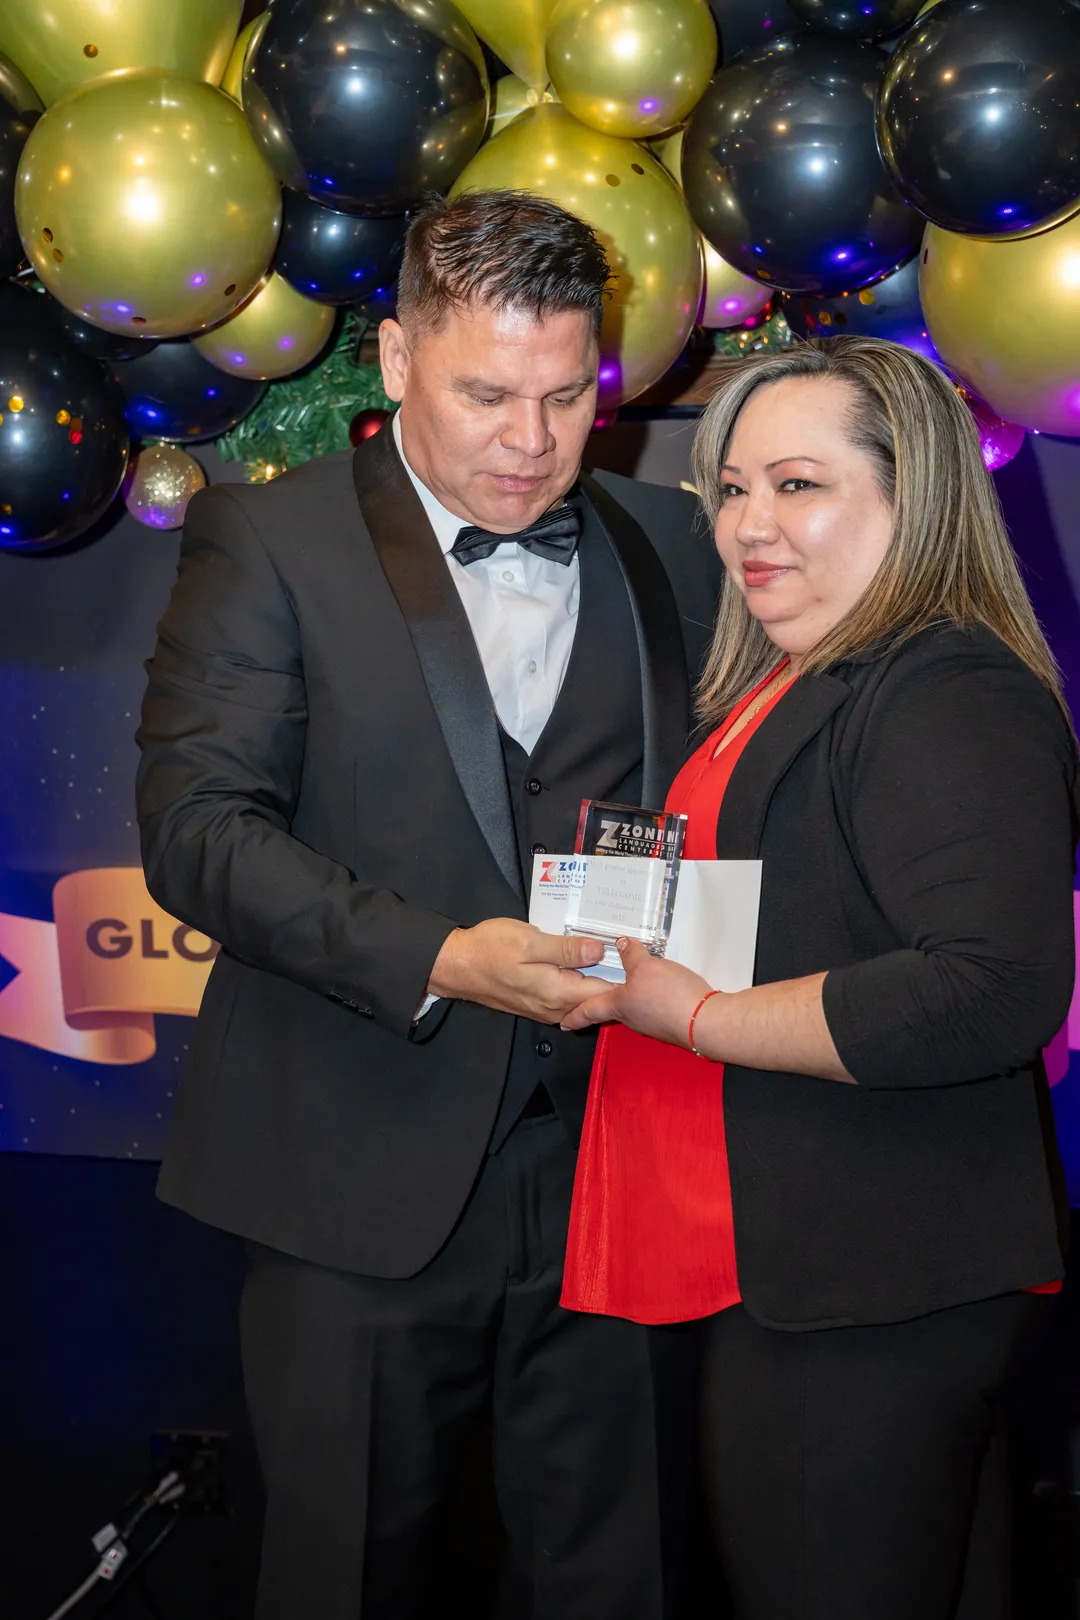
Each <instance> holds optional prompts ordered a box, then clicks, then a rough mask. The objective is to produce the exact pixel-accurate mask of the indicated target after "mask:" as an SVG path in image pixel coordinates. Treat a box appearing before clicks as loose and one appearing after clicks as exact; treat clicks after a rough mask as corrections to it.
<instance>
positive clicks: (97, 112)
mask: <svg viewBox="0 0 1080 1620" xmlns="http://www.w3.org/2000/svg"><path fill="white" fill-rule="evenodd" d="M0 3H2V0H0ZM15 214H16V220H17V223H18V227H19V235H20V236H21V237H22V241H23V245H24V247H25V248H26V251H27V253H28V255H29V257H30V260H31V262H32V264H33V266H34V269H35V270H36V271H37V273H38V275H39V276H40V277H41V280H42V281H43V282H44V284H45V286H46V287H47V288H48V290H49V292H51V293H52V294H53V296H54V297H55V298H58V299H59V300H60V302H61V303H62V304H63V305H65V307H66V308H67V309H70V310H71V311H72V313H73V314H75V315H78V316H80V317H81V318H82V319H83V320H87V321H90V322H91V324H92V325H94V326H102V327H104V328H105V330H106V331H109V332H122V333H124V334H126V335H135V336H137V337H153V338H167V337H181V336H183V335H184V334H185V333H188V332H197V331H200V330H201V329H202V328H204V327H207V326H211V325H213V324H214V323H215V322H216V321H220V320H223V319H224V318H225V317H226V316H227V315H230V314H231V313H232V312H233V311H234V310H235V309H237V308H238V307H239V305H240V304H242V303H243V301H244V299H245V298H247V297H248V296H249V294H250V293H251V292H252V290H253V289H254V288H255V286H256V285H257V284H258V282H259V280H260V279H261V277H262V276H263V275H264V274H265V272H266V267H267V265H268V264H269V262H270V259H271V256H272V254H273V252H274V248H275V245H276V243H277V237H278V231H279V229H280V226H281V190H280V187H279V186H278V183H277V181H276V179H275V178H274V176H273V174H272V173H271V172H270V170H269V168H268V167H267V165H266V164H265V163H264V161H263V159H262V158H261V157H260V155H259V153H258V151H257V150H256V147H255V143H254V141H253V140H252V138H251V135H250V133H249V131H248V127H247V124H246V123H245V121H244V115H243V113H242V112H241V111H240V108H239V107H237V106H236V104H235V102H233V101H230V100H229V98H228V96H226V95H223V94H222V92H221V91H220V90H216V89H213V88H212V87H211V86H210V85H208V84H196V83H193V82H191V81H190V80H187V79H180V78H177V77H176V76H175V75H174V74H167V73H156V72H144V73H121V74H115V75H113V76H112V77H111V78H107V79H101V80H99V81H98V82H97V83H95V84H90V85H86V86H84V87H83V88H82V89H80V90H76V91H74V92H73V94H72V95H70V96H68V97H67V98H66V100H64V101H62V102H60V103H58V104H57V105H56V106H55V107H50V108H49V110H48V112H46V114H45V116H44V117H43V118H41V119H40V120H39V121H38V123H37V124H36V125H35V126H34V128H33V130H32V131H31V133H30V138H29V140H28V141H27V143H26V146H25V147H24V149H23V155H22V161H21V163H20V165H19V173H18V177H17V179H16V183H15Z"/></svg>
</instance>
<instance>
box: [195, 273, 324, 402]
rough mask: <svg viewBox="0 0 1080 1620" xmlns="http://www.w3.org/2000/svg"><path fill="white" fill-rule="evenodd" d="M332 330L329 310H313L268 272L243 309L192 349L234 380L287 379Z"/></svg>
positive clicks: (321, 306)
mask: <svg viewBox="0 0 1080 1620" xmlns="http://www.w3.org/2000/svg"><path fill="white" fill-rule="evenodd" d="M333 329H334V310H333V308H332V306H331V305H330V304H317V303H316V302H315V301H314V299H312V298H304V297H303V296H302V294H300V293H298V292H297V291H296V289H295V287H290V286H289V283H288V282H287V281H286V280H285V278H284V277H283V276H279V275H278V273H277V271H276V270H272V271H271V272H270V275H269V276H268V277H267V279H266V280H265V281H264V282H263V284H262V286H261V287H259V288H258V290H257V291H256V292H255V293H254V295H253V296H252V297H251V298H249V299H248V301H247V303H246V304H245V305H244V307H243V309H238V310H237V312H236V314H235V315H233V316H231V317H230V318H229V319H228V320H227V321H223V322H222V324H221V325H220V326H215V327H214V329H213V331H212V332H203V333H202V334H201V335H200V336H199V337H197V338H195V339H194V340H193V341H194V344H195V347H196V348H197V349H198V351H199V353H200V354H201V355H202V356H203V357H204V359H206V360H209V362H210V364H211V365H212V366H217V368H218V370H219V371H228V372H231V373H232V375H233V376H234V377H262V378H270V377H287V376H288V375H289V373H290V372H292V371H299V370H300V368H301V366H306V365H307V363H308V361H309V360H314V358H315V356H316V355H317V354H318V352H319V350H320V349H321V348H322V347H323V345H324V343H325V342H326V340H327V338H328V337H329V336H330V333H331V332H332V331H333Z"/></svg>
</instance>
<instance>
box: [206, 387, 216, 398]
mask: <svg viewBox="0 0 1080 1620" xmlns="http://www.w3.org/2000/svg"><path fill="white" fill-rule="evenodd" d="M206 397H207V399H217V389H216V388H208V389H207V390H206Z"/></svg>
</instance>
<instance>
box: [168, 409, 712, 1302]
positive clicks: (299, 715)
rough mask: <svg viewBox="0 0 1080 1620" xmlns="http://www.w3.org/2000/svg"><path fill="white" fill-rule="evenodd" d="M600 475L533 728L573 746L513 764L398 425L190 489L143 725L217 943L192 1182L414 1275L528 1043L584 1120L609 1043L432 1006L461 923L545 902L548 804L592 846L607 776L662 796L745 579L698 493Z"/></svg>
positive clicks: (284, 1238)
mask: <svg viewBox="0 0 1080 1620" xmlns="http://www.w3.org/2000/svg"><path fill="white" fill-rule="evenodd" d="M581 487H582V501H583V516H584V532H583V534H582V540H581V546H580V551H579V555H580V557H581V601H580V609H579V615H578V622H577V628H576V632H575V642H574V650H573V654H572V656H571V661H570V665H569V667H568V670H567V674H566V677H565V680H564V682H563V689H562V691H561V693H560V695H559V699H558V702H557V704H556V709H555V712H554V713H553V715H552V720H551V722H550V723H549V725H548V727H547V728H546V729H545V732H544V735H543V736H542V737H541V739H540V742H539V743H538V745H537V747H538V749H542V748H543V747H545V746H546V747H547V750H548V753H547V758H548V760H549V762H550V768H549V769H547V768H546V769H545V772H544V774H543V776H541V775H540V774H539V773H538V772H537V774H530V773H529V768H528V766H527V768H526V769H525V771H524V772H518V773H516V775H517V777H518V780H516V781H515V780H514V777H515V772H514V771H512V770H510V769H509V764H510V760H511V758H512V753H513V750H510V751H509V752H508V751H507V748H506V746H505V743H506V739H505V738H504V737H503V736H502V735H501V733H500V728H499V724H498V720H497V717H496V715H495V711H494V707H493V705H492V701H491V697H490V693H489V690H488V686H487V681H486V678H485V675H484V671H483V667H482V665H481V662H480V659H479V655H478V653H477V651H476V646H475V643H474V641H473V638H472V634H471V631H470V629H469V625H468V620H467V618H466V616H465V611H464V608H463V607H462V605H461V601H460V598H459V596H458V593H457V591H456V589H455V587H454V583H453V580H452V579H451V577H450V574H449V572H448V567H447V562H446V560H445V558H444V557H443V555H442V553H441V551H440V549H439V546H438V544H437V542H436V539H435V536H434V534H433V533H432V531H431V528H430V525H429V524H428V521H427V518H426V516H425V514H424V511H423V507H422V505H421V503H420V501H419V499H418V497H417V495H416V493H415V491H414V489H413V487H412V484H411V482H410V480H409V478H408V475H407V473H406V471H405V469H404V467H403V465H402V463H401V460H400V458H399V456H398V454H397V451H396V448H395V446H394V444H393V437H392V435H391V433H390V432H389V431H387V430H384V431H382V432H381V433H379V434H377V435H376V436H375V437H374V438H372V439H370V440H368V441H366V442H365V443H364V444H363V445H361V446H360V448H359V449H358V450H357V451H356V452H355V454H346V455H343V456H330V457H327V458H326V459H325V460H321V461H316V462H311V463H308V464H307V465H305V466H303V467H300V468H298V469H296V470H295V471H294V472H291V473H288V474H287V475H285V476H284V477H282V478H280V479H278V480H276V481H274V482H273V483H272V484H269V485H267V486H264V487H262V488H252V487H249V486H243V485H228V486H218V487H216V488H213V489H209V490H206V491H205V492H202V493H200V494H199V495H197V496H196V497H195V499H194V500H193V501H192V503H191V505H190V507H189V510H188V515H187V522H186V525H185V531H184V536H183V542H182V547H181V556H180V567H179V574H178V579H177V583H176V586H175V588H174V591H173V594H172V597H171V600H170V603H169V606H168V609H167V611H166V613H165V615H164V618H163V619H162V622H161V624H160V626H159V635H158V643H157V647H156V650H155V652H154V655H153V658H152V659H151V661H150V663H149V664H148V674H149V685H148V690H147V693H146V698H145V702H144V706H143V715H142V722H141V726H140V730H139V735H138V741H139V745H140V748H141V750H142V759H141V764H140V769H139V778H138V790H137V797H138V814H139V823H140V828H141V833H142V849H143V862H144V867H145V872H146V880H147V884H148V887H149V889H150V892H151V894H152V895H153V896H154V897H155V899H157V900H158V901H159V902H160V904H161V905H162V906H164V907H165V909H166V910H167V911H169V912H170V913H171V914H172V915H174V916H176V917H178V918H180V919H181V920H183V921H184V922H186V923H188V924H190V925H191V926H193V927H195V928H198V929H199V930H201V931H202V932H204V933H206V934H208V935H209V936H210V937H212V938H213V939H215V940H217V941H218V942H219V943H220V945H221V951H220V954H219V956H218V958H217V960H216V962H215V964H214V968H213V971H212V972H211V975H210V979H209V982H208V984H207V988H206V992H205V995H204V998H203V1004H202V1008H201V1010H200V1014H199V1018H198V1022H197V1025H196V1029H195V1035H194V1040H193V1043H192V1049H191V1053H190V1058H189V1062H188V1066H187V1071H186V1074H185V1077H184V1079H183V1083H182V1086H181V1089H180V1093H179V1096H178V1100H177V1104H176V1109H175V1113H174V1118H173V1122H172V1127H171V1133H170V1140H169V1144H168V1148H167V1152H166V1157H165V1162H164V1165H163V1169H162V1173H161V1178H160V1182H159V1193H160V1196H162V1197H163V1198H164V1199H165V1200H166V1201H167V1202H170V1203H173V1204H176V1205H178V1206H179V1207H181V1208H183V1209H185V1210H188V1211H189V1212H190V1213H191V1214H193V1215H195V1216H198V1217H200V1218H201V1219H203V1220H206V1221H208V1222H210V1223H211V1224H214V1225H218V1226H221V1227H224V1228H226V1229H227V1230H231V1231H234V1232H237V1233H241V1234H243V1235H244V1236H245V1237H248V1238H251V1239H254V1240H256V1241H258V1242H260V1243H263V1244H266V1245H268V1246H270V1247H272V1248H276V1249H279V1250H282V1251H285V1252H287V1253H290V1254H293V1255H297V1256H299V1257H301V1258H304V1259H309V1260H312V1261H314V1262H316V1263H319V1264H323V1265H328V1266H334V1267H337V1268H340V1269H344V1270H350V1271H357V1272H362V1273H367V1274H370V1275H376V1276H387V1277H403V1276H408V1275H411V1274H413V1273H415V1272H416V1271H418V1270H419V1269H421V1268H422V1267H423V1266H424V1265H425V1264H426V1263H427V1261H428V1260H429V1259H431V1257H432V1256H433V1255H434V1254H435V1253H436V1252H437V1250H438V1249H439V1247H440V1246H441V1245H442V1243H443V1241H444V1240H445V1239H446V1237H447V1236H448V1234H449V1232H450V1231H451V1229H452V1227H453V1225H454V1223H455V1221H456V1219H457V1217H458V1215H459V1213H460V1211H461V1209H462V1207H463V1205H464V1203H465V1200H466V1198H467V1197H468V1194H469V1190H470V1188H471V1186H472V1183H473V1182H474V1180H475V1177H476V1174H477V1171H478V1168H479V1165H480V1163H481V1161H482V1159H483V1156H484V1154H485V1152H486V1151H487V1150H488V1147H489V1145H490V1143H491V1140H492V1133H493V1128H494V1126H495V1122H496V1119H497V1117H498V1115H499V1108H500V1101H501V1099H502V1097H503V1094H504V1088H505V1087H506V1082H507V1074H508V1071H509V1070H511V1069H512V1068H513V1066H514V1064H513V1063H512V1061H511V1053H512V1050H513V1051H514V1052H515V1053H517V1054H518V1057H516V1058H515V1059H514V1062H516V1063H518V1065H519V1067H520V1066H521V1065H523V1064H524V1063H525V1061H526V1058H527V1057H528V1058H529V1059H530V1060H531V1059H534V1058H535V1054H536V1053H537V1052H540V1053H541V1054H542V1055H543V1058H544V1065H546V1066H544V1065H541V1066H540V1067H539V1068H538V1070H537V1077H538V1078H539V1077H543V1078H545V1079H546V1080H547V1081H548V1084H549V1089H550V1090H551V1091H552V1094H553V1095H554V1096H555V1097H556V1101H557V1102H558V1103H559V1106H560V1112H562V1113H563V1115H564V1118H567V1120H568V1123H569V1124H570V1125H571V1128H573V1125H574V1123H575V1118H576V1117H577V1116H579V1115H580V1112H581V1108H582V1107H583V1104H584V1097H585V1090H586V1086H587V1080H588V1072H589V1068H590V1065H591V1057H592V1047H593V1041H592V1039H591V1038H590V1037H589V1036H585V1037H582V1036H577V1035H569V1034H564V1033H562V1032H561V1031H559V1030H558V1029H550V1030H542V1031H539V1034H538V1033H537V1028H538V1027H537V1026H525V1025H524V1024H523V1021H520V1020H515V1019H514V1018H512V1017H510V1016H508V1015H506V1014H502V1013H497V1012H493V1011H491V1010H489V1009H488V1008H485V1007H482V1006H479V1005H477V1004H475V1003H470V1002H463V1001H452V1002H444V1003H442V1004H440V1005H439V1006H438V1007H437V1008H436V1009H435V1010H434V1011H433V1012H432V1013H430V1014H429V1015H428V1017H427V1018H425V1019H424V1020H423V1021H422V1022H421V1023H420V1024H419V1025H414V1018H415V1015H416V1012H417V1010H418V1008H419V1006H420V1004H421V1002H422V1001H423V997H424V992H425V987H426V984H427V981H428V976H429V973H430V970H431V967H432V964H433V962H434V960H435V957H436V956H437V954H438V952H439V949H440V947H441V946H442V943H443V941H444V939H445V938H446V936H447V934H448V933H449V932H450V931H451V930H452V929H453V928H455V927H459V926H461V927H468V926H470V925H471V924H474V923H476V922H479V921H481V920H482V919H484V918H488V917H499V916H507V917H518V918H523V917H525V915H526V912H527V903H526V883H527V869H528V867H529V866H530V865H531V861H530V860H529V852H530V847H531V846H530V844H529V842H528V835H526V836H524V837H523V836H522V834H523V829H524V827H525V822H524V821H523V811H521V809H520V807H521V806H522V805H524V804H526V803H527V805H528V807H529V810H530V813H533V812H535V814H536V815H537V816H540V817H542V816H543V815H544V814H545V813H546V814H547V815H548V818H549V819H548V822H547V823H546V824H542V835H543V837H544V839H545V841H546V842H547V847H551V848H558V847H561V848H563V849H568V848H572V839H573V835H574V831H575V826H576V819H577V811H578V808H579V804H580V799H581V798H582V797H605V798H606V797H611V796H612V789H613V788H620V789H621V790H622V791H624V792H632V793H634V794H635V796H636V797H635V800H634V801H633V802H640V803H644V804H647V805H662V804H663V802H664V796H665V793H666V790H667V787H668V784H669V782H670V781H671V779H672V777H673V775H674V773H675V771H676V769H677V768H678V766H679V764H680V762H681V758H682V754H683V750H684V748H685V743H686V738H687V733H688V730H689V726H690V712H689V710H690V689H691V685H692V682H693V679H694V678H695V676H696V674H697V672H698V670H699V668H700V666H701V664H702V662H703V659H704V657H705V655H706V652H707V649H708V645H709V642H710V640H711V632H712V624H713V617H714V612H715V602H716V596H717V593H718V589H719V583H720V565H719V562H718V560H717V558H716V554H715V550H714V547H713V545H712V541H711V538H710V536H709V535H708V533H707V532H706V531H705V530H704V529H703V528H702V526H701V525H700V524H699V523H696V516H695V515H696V503H695V501H694V500H693V498H692V497H691V496H689V495H688V494H686V493H685V492H682V491H679V490H670V489H660V488H657V487H654V486H648V485H642V484H637V483H634V482H632V481H631V480H628V479H622V478H618V477H614V476H609V475H602V476H601V477H598V478H596V479H593V478H590V477H587V476H586V477H583V479H582V481H581ZM620 614H621V617H620ZM574 739H577V740H576V742H574ZM612 740H614V744H615V745H616V753H615V754H611V745H612ZM572 743H573V746H571V744H572ZM620 747H621V750H622V752H621V755H619V753H618V750H619V748H620ZM534 758H535V751H534ZM515 792H517V794H518V798H517V802H516V803H515V800H514V798H513V797H512V795H514V793H515ZM556 808H557V809H558V814H557V815H556V814H555V809H556ZM533 831H535V829H533ZM552 840H557V842H552ZM515 1026H517V1032H516V1033H515ZM540 1036H542V1038H540ZM535 1061H536V1062H537V1063H539V1059H536V1060H535ZM522 1073H523V1074H525V1071H524V1069H523V1070H522ZM525 1078H526V1081H527V1084H528V1085H531V1084H532V1076H531V1075H525Z"/></svg>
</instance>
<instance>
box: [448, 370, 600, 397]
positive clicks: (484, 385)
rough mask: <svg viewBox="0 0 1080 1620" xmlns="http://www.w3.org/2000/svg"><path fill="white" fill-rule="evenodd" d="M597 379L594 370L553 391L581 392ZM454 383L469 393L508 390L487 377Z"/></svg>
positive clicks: (563, 392)
mask: <svg viewBox="0 0 1080 1620" xmlns="http://www.w3.org/2000/svg"><path fill="white" fill-rule="evenodd" d="M595 381H596V373H595V372H592V373H591V374H590V375H589V376H586V377H575V378H574V380H573V382H568V383H563V385H562V387H561V388H553V389H552V390H551V392H552V393H553V394H573V393H575V392H576V393H579V394H580V393H582V392H583V391H584V390H585V389H586V388H591V387H592V385H593V383H594V382H595ZM453 385H454V387H455V388H458V389H461V390H462V391H463V392H465V393H469V394H505V393H507V392H508V390H507V389H505V388H503V387H502V385H501V384H500V383H495V382H490V381H489V380H488V379H487V378H486V377H455V378H454V384H453Z"/></svg>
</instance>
